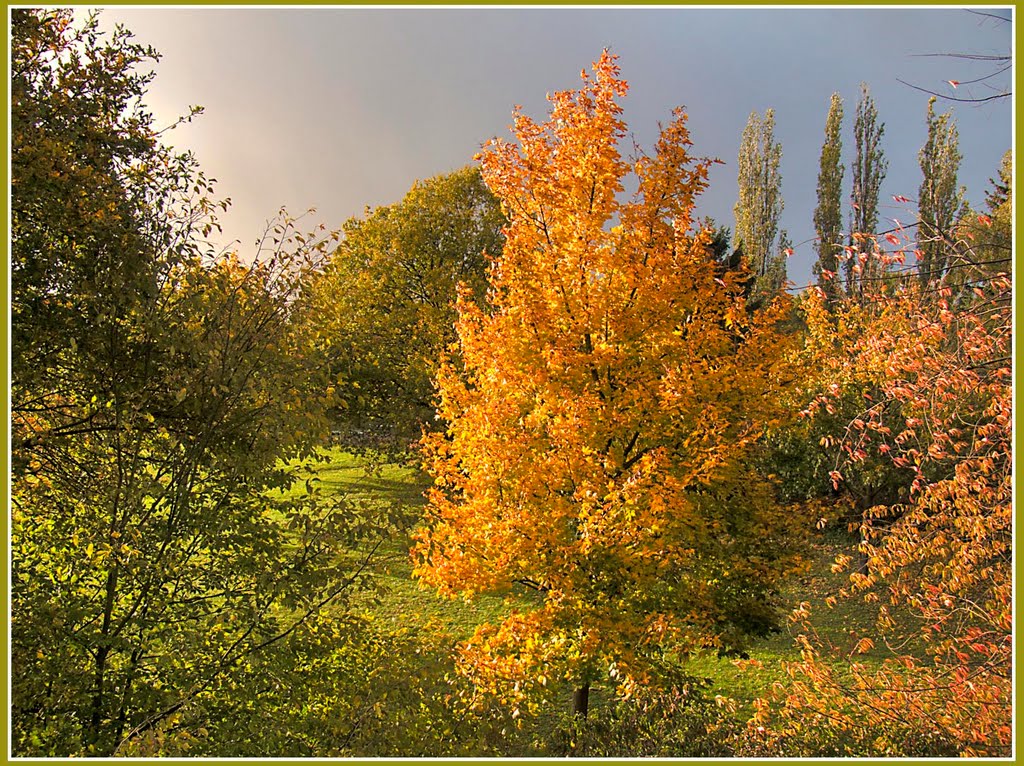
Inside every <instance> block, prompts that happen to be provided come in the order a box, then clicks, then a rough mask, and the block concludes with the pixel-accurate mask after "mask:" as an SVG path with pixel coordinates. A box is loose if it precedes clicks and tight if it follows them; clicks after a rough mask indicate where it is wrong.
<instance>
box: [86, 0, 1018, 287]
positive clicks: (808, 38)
mask: <svg viewBox="0 0 1024 766" xmlns="http://www.w3.org/2000/svg"><path fill="white" fill-rule="evenodd" d="M983 13H984V14H995V15H998V16H1001V17H1004V18H1010V16H1011V14H1012V10H1011V9H1010V8H1002V9H991V8H988V9H980V10H979V11H978V12H976V13H971V12H969V11H965V10H961V9H952V8H946V9H940V8H903V9H897V8H880V9H860V8H831V9H830V8H818V9H807V8H791V9H762V8H753V7H743V8H688V7H679V8H671V7H657V8H618V9H615V8H563V9H554V8H551V9H546V8H537V7H532V8H487V7H481V8H459V7H456V8H434V9H424V8H404V9H400V8H345V7H337V8H322V7H313V8H305V9H299V8H287V7H282V8H260V7H256V8H219V9H217V8H205V7H177V8H159V7H153V6H148V7H137V8H124V7H111V8H109V9H107V10H105V11H103V13H102V15H101V19H102V20H103V24H105V25H108V26H109V25H112V24H113V23H115V22H119V23H123V24H124V25H125V26H127V27H128V28H129V29H130V30H132V31H133V32H135V35H136V37H137V39H138V40H139V41H140V42H143V43H146V44H149V45H153V46H154V47H155V48H156V49H157V50H158V51H160V52H161V53H162V54H163V60H162V61H161V62H160V64H159V65H158V67H157V77H156V80H155V82H154V84H153V86H152V88H151V90H150V98H149V105H150V107H151V108H152V110H153V111H154V113H155V114H156V116H157V118H158V121H159V122H160V123H161V124H164V123H167V124H169V123H171V122H173V121H174V119H175V118H176V117H177V116H178V115H181V114H183V113H185V112H186V111H187V109H188V107H189V105H191V104H201V105H203V106H204V107H205V108H206V113H205V114H204V115H202V116H201V117H199V118H197V119H196V120H195V121H193V123H192V124H190V125H187V126H183V127H181V128H178V129H176V130H175V131H173V132H172V133H171V134H170V135H171V138H170V142H171V143H173V144H174V145H175V146H176V147H178V148H180V149H185V148H189V149H193V150H194V151H195V153H196V155H197V157H198V159H199V161H200V164H201V165H202V167H203V168H204V170H205V171H206V172H207V173H208V175H211V176H213V177H215V178H217V179H218V181H219V183H218V187H217V188H218V192H219V194H220V196H224V197H230V198H231V199H232V201H233V206H232V208H231V209H230V211H229V212H228V214H227V215H225V216H223V217H222V221H223V223H224V230H225V232H224V233H225V240H226V241H229V240H231V239H237V240H240V241H241V243H242V245H241V246H240V250H241V252H242V253H243V254H246V253H248V252H251V251H252V249H253V248H252V243H253V242H254V240H255V239H256V238H257V236H258V235H259V234H260V233H261V231H262V230H263V224H264V222H265V221H266V220H268V219H269V218H272V217H273V216H274V215H275V214H276V212H277V210H278V209H279V208H280V207H281V206H286V207H287V208H288V209H289V211H290V212H292V213H299V212H301V211H303V210H305V209H306V208H308V207H316V208H317V213H316V214H315V216H313V218H311V219H310V225H312V224H313V223H315V222H321V221H322V222H324V223H326V224H327V226H328V227H330V228H336V227H340V225H341V224H342V223H343V222H344V221H345V220H346V219H347V218H349V217H351V216H356V215H362V214H363V212H364V210H365V208H366V207H367V206H370V207H375V206H378V205H386V204H391V203H393V202H397V201H398V200H400V199H401V198H402V197H403V196H404V194H405V193H406V191H408V189H409V188H410V186H412V184H413V182H414V181H416V180H417V179H420V178H427V177H430V176H434V175H437V174H439V173H447V172H450V171H452V170H455V169H456V168H459V167H461V166H463V165H466V164H469V163H470V162H472V157H473V155H474V154H475V153H476V152H477V151H478V149H479V147H480V145H481V144H482V143H483V142H484V141H486V140H487V139H488V138H490V137H492V136H495V135H499V136H503V137H507V136H508V125H509V123H510V122H511V114H512V107H513V105H514V104H522V105H523V107H524V110H525V111H526V113H527V114H530V115H531V116H533V117H535V118H538V119H539V118H543V117H544V115H545V113H546V109H547V104H546V102H545V101H544V97H545V94H546V93H549V92H552V91H555V90H561V89H565V88H575V87H577V86H578V84H579V79H578V75H579V71H580V69H582V68H589V65H590V62H592V61H593V60H594V59H596V58H597V56H598V55H599V54H600V52H601V49H602V48H604V47H606V46H607V47H609V48H610V49H611V50H612V52H614V53H616V54H618V55H619V57H620V58H619V64H620V66H621V68H622V74H623V76H624V77H625V79H626V80H627V81H628V82H629V83H630V86H631V88H630V94H629V95H628V96H627V97H626V99H625V101H624V102H623V105H624V107H625V115H624V116H625V119H626V120H627V122H628V124H629V127H630V130H631V131H632V133H633V134H634V136H635V138H636V139H637V140H638V141H639V142H640V144H641V145H642V146H644V147H647V148H649V147H650V145H651V143H652V142H653V139H654V137H655V135H656V131H657V123H658V121H659V120H662V121H667V120H668V119H669V118H670V115H671V110H672V109H673V107H675V106H677V105H685V106H686V108H687V110H688V112H689V114H690V128H691V132H692V138H693V141H694V144H695V146H694V151H695V153H697V154H698V155H704V156H712V157H718V158H720V159H722V160H724V161H725V164H724V165H719V166H716V167H715V168H714V170H713V171H712V175H711V188H710V189H709V190H708V191H707V192H706V193H705V195H704V196H703V198H702V202H701V204H700V209H699V213H700V214H701V215H710V216H713V217H714V218H715V219H716V220H717V221H718V223H719V224H724V225H728V226H730V227H731V226H732V225H733V214H732V208H733V205H734V204H735V200H736V155H737V152H738V149H739V142H740V135H741V133H742V131H743V128H744V126H745V124H746V121H747V116H748V115H749V114H750V112H751V110H755V109H756V110H758V111H763V110H764V109H765V108H767V107H773V108H774V109H775V113H776V137H777V139H778V140H780V141H781V143H782V152H783V158H782V178H783V198H784V200H785V209H784V211H783V217H782V224H781V225H782V228H784V229H786V230H788V232H789V235H790V238H791V239H792V240H793V241H794V242H795V243H797V246H796V255H795V256H794V257H793V258H792V259H791V260H790V262H789V275H790V279H792V280H793V281H795V282H796V283H797V284H804V283H806V282H807V281H808V280H809V279H810V269H811V264H812V263H813V261H814V258H815V255H814V251H813V246H812V244H811V238H812V237H813V211H814V206H815V204H816V199H817V198H816V191H815V189H816V182H817V173H818V158H819V154H820V151H821V143H822V140H823V136H824V124H825V115H826V112H827V110H828V104H829V98H830V96H831V94H832V92H833V91H838V92H839V93H840V95H841V96H842V97H843V99H844V106H845V115H846V116H845V120H844V126H843V128H844V129H843V147H844V152H843V154H844V157H843V160H844V164H845V165H846V166H847V171H846V174H845V177H844V182H845V186H846V189H847V190H849V187H850V185H851V173H850V170H849V165H850V162H851V159H852V155H853V115H854V112H855V109H856V103H857V100H858V98H859V92H860V91H859V87H860V83H861V82H862V81H863V82H866V83H867V84H868V85H869V86H870V88H871V93H872V96H873V97H874V99H875V102H876V104H877V106H878V110H879V118H880V120H881V121H883V122H884V123H885V137H884V150H885V153H886V156H887V159H888V161H889V172H888V176H887V179H886V181H885V183H884V185H883V187H882V195H881V200H882V205H883V209H882V211H881V213H882V216H883V219H884V218H886V217H892V216H895V217H902V218H903V219H904V220H905V221H906V220H908V219H910V218H912V216H911V215H908V213H907V210H906V209H905V206H897V205H896V204H895V203H893V202H892V195H896V194H899V195H905V196H907V197H910V198H916V196H917V189H918V186H919V185H920V181H921V174H920V169H919V167H918V161H917V153H918V150H919V149H920V147H921V146H922V145H923V143H924V141H925V122H924V120H925V111H926V108H927V101H928V96H927V95H926V94H925V93H921V92H918V91H916V90H914V89H912V88H910V87H908V86H906V85H902V84H900V83H899V82H898V81H897V80H898V79H901V80H904V81H906V82H909V83H913V84H915V85H919V86H921V87H924V88H928V89H931V90H935V91H938V92H940V93H944V94H948V95H950V96H957V97H961V98H963V97H969V96H974V97H985V96H988V95H990V94H991V93H992V92H993V91H992V90H991V89H990V88H989V86H994V87H996V88H999V89H1003V90H1005V89H1009V87H1010V84H1011V83H1012V82H1013V80H1012V78H1011V76H1010V75H1011V73H1010V72H1007V73H1005V74H1003V75H1002V76H1000V77H998V78H995V79H993V80H988V81H986V82H982V83H976V84H973V85H961V86H960V87H959V88H958V89H956V90H953V89H952V87H951V86H949V85H948V84H947V83H946V81H947V80H959V81H960V82H962V83H966V82H967V81H970V80H973V79H976V78H979V77H982V76H984V75H986V74H988V73H990V72H993V71H994V70H995V69H996V68H997V67H994V66H993V64H992V63H991V62H977V61H972V60H966V59H962V58H949V57H930V56H923V55H921V54H933V53H970V54H984V55H998V54H1002V55H1005V54H1007V53H1009V52H1010V50H1011V45H1012V37H1013V34H1012V24H1011V23H1010V22H1000V21H999V20H997V19H994V18H991V17H990V16H988V15H982V14H983ZM950 107H952V108H953V111H954V114H955V116H956V120H957V123H958V125H959V131H960V149H961V153H962V155H963V157H964V159H963V163H962V165H961V171H960V181H961V183H962V184H964V185H965V186H966V187H967V196H968V199H969V200H970V202H972V203H973V204H974V205H976V206H978V207H980V206H981V205H982V204H983V202H984V195H985V192H986V191H987V190H988V189H989V188H990V185H989V183H988V180H989V179H990V178H992V177H994V176H995V175H996V173H997V169H998V167H999V162H1000V158H1001V157H1002V155H1003V153H1004V152H1005V151H1006V150H1007V149H1008V148H1010V146H1011V141H1012V113H1013V111H1012V104H1011V103H1010V99H1000V100H996V101H989V102H986V103H983V104H953V103H951V102H942V101H940V102H939V104H938V109H939V111H945V110H946V109H947V108H950ZM630 147H631V144H630V143H629V140H628V139H627V141H626V145H625V146H624V147H623V149H624V150H625V151H628V150H629V149H630ZM844 215H845V213H844ZM225 243H226V242H225Z"/></svg>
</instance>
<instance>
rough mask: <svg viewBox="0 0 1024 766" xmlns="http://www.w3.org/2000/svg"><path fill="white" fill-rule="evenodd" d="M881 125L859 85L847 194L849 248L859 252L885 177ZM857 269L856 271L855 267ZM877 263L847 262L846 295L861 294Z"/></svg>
mask: <svg viewBox="0 0 1024 766" xmlns="http://www.w3.org/2000/svg"><path fill="white" fill-rule="evenodd" d="M884 133H885V123H880V122H878V110H877V109H876V108H875V101H874V99H872V98H871V95H870V93H869V92H868V86H867V85H866V84H865V83H861V86H860V101H859V102H858V104H857V115H856V118H855V120H854V123H853V141H854V146H855V151H856V158H855V160H854V164H853V190H852V192H851V194H850V246H851V247H852V248H855V252H859V253H863V252H864V251H865V249H866V247H867V245H868V243H869V242H871V241H873V238H874V234H875V233H876V232H875V229H876V228H877V227H878V190H879V188H880V187H881V185H882V180H883V179H884V178H885V171H886V169H887V167H888V162H887V161H886V160H885V155H884V153H883V151H882V147H881V143H882V136H883V135H884ZM858 267H859V268H858ZM881 271H882V269H881V263H880V262H879V261H878V260H877V259H872V258H871V257H870V254H867V255H866V256H864V257H862V258H859V259H851V260H850V261H848V262H847V264H846V292H847V293H848V294H849V295H851V296H852V295H861V294H863V290H864V282H865V280H867V281H870V280H873V279H877V277H878V276H879V275H880V274H881Z"/></svg>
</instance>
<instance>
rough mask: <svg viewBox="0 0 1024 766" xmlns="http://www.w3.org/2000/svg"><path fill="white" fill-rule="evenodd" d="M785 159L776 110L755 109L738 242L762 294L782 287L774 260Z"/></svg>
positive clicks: (745, 141)
mask: <svg viewBox="0 0 1024 766" xmlns="http://www.w3.org/2000/svg"><path fill="white" fill-rule="evenodd" d="M781 160H782V145H781V144H780V143H779V142H777V141H776V140H775V111H774V110H773V109H767V110H765V113H764V118H761V117H760V116H759V115H758V114H757V112H756V111H754V112H751V113H750V118H749V119H748V120H747V127H746V128H745V129H744V131H743V138H742V139H741V142H740V153H739V159H738V165H739V174H738V177H737V183H738V186H739V198H738V199H737V201H736V206H735V207H734V208H733V213H734V214H735V216H736V229H735V237H736V239H735V242H734V244H735V246H736V247H740V248H742V249H743V254H744V256H745V257H746V261H747V265H748V266H749V268H750V271H751V274H752V276H753V278H754V280H755V284H754V293H755V294H757V295H759V296H764V295H772V294H774V293H775V292H777V291H778V290H779V288H781V287H782V280H780V279H779V277H778V274H779V272H780V269H779V268H778V265H777V264H774V263H773V260H774V259H775V256H773V252H774V247H773V245H774V243H775V235H776V233H777V232H778V228H779V217H780V215H781V214H782V208H783V202H782V175H781V173H780V172H779V164H780V162H781ZM782 272H783V274H784V267H783V269H782ZM783 278H784V277H783Z"/></svg>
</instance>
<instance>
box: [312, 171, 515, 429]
mask: <svg viewBox="0 0 1024 766" xmlns="http://www.w3.org/2000/svg"><path fill="white" fill-rule="evenodd" d="M504 223H505V218H504V216H503V215H502V213H501V209H500V207H499V205H498V201H497V199H496V198H495V197H494V196H493V195H492V194H491V192H490V191H489V190H488V189H487V187H486V185H484V183H483V180H482V179H481V178H480V172H479V170H477V169H475V168H471V167H466V168H463V169H461V170H458V171H456V172H454V173H450V174H447V175H441V176H437V177H435V178H431V179H428V180H426V181H420V182H417V183H416V184H415V185H414V186H413V187H412V189H411V190H410V191H409V193H408V194H407V195H406V196H405V198H404V199H403V200H402V201H401V202H398V203H396V204H394V205H389V206H386V207H380V208H377V209H376V210H374V211H373V212H372V213H368V214H367V216H366V217H365V218H364V219H355V218H353V219H352V220H350V221H348V222H347V223H346V224H345V227H344V230H345V240H344V241H343V242H342V244H341V246H340V247H339V248H338V249H337V251H336V252H335V253H334V254H333V255H332V257H331V260H330V263H329V264H328V265H327V267H326V269H325V270H324V273H323V275H322V276H321V277H320V278H319V279H318V283H317V284H316V286H315V287H314V289H313V294H312V298H311V300H312V301H313V302H314V303H315V304H316V306H317V307H318V308H317V310H318V312H319V313H320V315H321V321H323V322H324V323H325V325H324V327H325V330H326V331H327V332H328V333H329V334H330V336H331V339H330V346H331V353H332V355H333V358H334V361H333V364H334V366H335V368H336V372H337V373H339V374H340V375H341V376H343V377H344V378H345V379H346V380H348V381H349V382H350V383H354V384H355V385H354V386H350V388H349V389H348V393H347V395H346V398H345V400H344V405H345V408H344V409H342V410H340V411H339V419H340V420H341V421H342V422H344V423H346V424H347V425H348V426H349V427H350V428H352V429H359V430H362V431H369V432H371V433H375V434H377V435H378V436H383V437H385V438H384V440H383V443H384V445H388V444H390V445H393V446H398V447H404V446H405V445H407V444H408V443H409V441H410V440H411V439H413V438H415V437H418V436H419V434H420V429H421V427H422V426H423V425H426V424H432V423H433V412H434V409H433V405H434V401H433V384H432V382H431V379H432V377H433V375H434V374H435V371H436V360H437V358H438V356H439V354H440V353H441V352H442V351H443V350H444V349H445V348H446V347H447V346H448V344H450V343H451V342H452V341H453V340H454V339H455V334H454V329H453V327H454V321H455V308H454V300H455V295H456V292H457V287H458V285H459V284H463V285H465V286H466V288H467V289H468V290H469V291H470V292H471V293H472V294H473V296H474V298H475V299H476V300H478V301H482V300H483V296H484V292H485V290H486V285H487V277H486V275H487V266H488V260H487V256H488V255H495V254H497V253H500V252H501V247H502V234H501V228H502V226H503V225H504Z"/></svg>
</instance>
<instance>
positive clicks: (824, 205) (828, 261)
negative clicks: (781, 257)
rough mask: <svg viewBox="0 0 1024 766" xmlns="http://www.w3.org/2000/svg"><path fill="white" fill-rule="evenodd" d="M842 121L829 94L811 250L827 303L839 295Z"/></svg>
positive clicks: (837, 101) (838, 105) (835, 97)
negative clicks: (812, 247)
mask: <svg viewBox="0 0 1024 766" xmlns="http://www.w3.org/2000/svg"><path fill="white" fill-rule="evenodd" d="M842 124H843V100H842V99H841V98H840V97H839V94H838V93H833V94H832V100H831V101H830V103H829V108H828V117H827V118H826V119H825V143H824V144H823V145H822V147H821V164H820V167H819V170H818V206H817V207H816V208H815V209H814V231H815V250H817V252H818V260H817V261H815V263H814V266H813V270H814V273H815V274H817V275H818V286H819V287H820V288H821V289H822V290H823V291H824V292H825V296H826V298H827V299H828V302H829V303H830V304H832V303H835V302H836V301H837V300H839V299H840V297H841V296H842V294H843V287H842V282H841V281H840V275H839V260H840V259H839V256H840V253H841V252H842V249H843V245H842V242H841V241H840V238H841V237H842V230H841V229H842V225H843V216H842V209H841V204H840V200H841V199H842V186H843V171H844V168H843V164H842V162H841V161H840V159H841V157H842V152H843V141H842V138H841V137H840V135H839V133H840V130H841V129H842Z"/></svg>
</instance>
